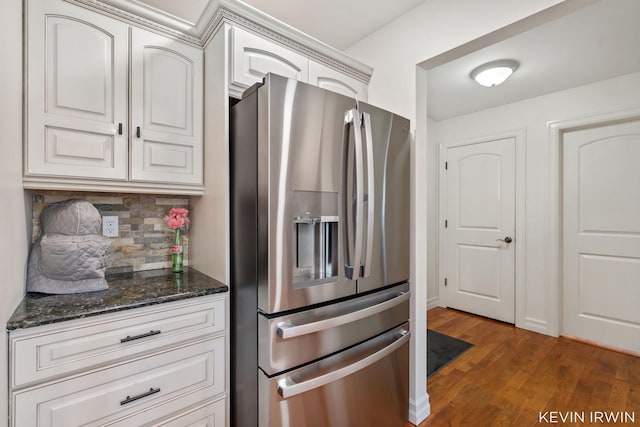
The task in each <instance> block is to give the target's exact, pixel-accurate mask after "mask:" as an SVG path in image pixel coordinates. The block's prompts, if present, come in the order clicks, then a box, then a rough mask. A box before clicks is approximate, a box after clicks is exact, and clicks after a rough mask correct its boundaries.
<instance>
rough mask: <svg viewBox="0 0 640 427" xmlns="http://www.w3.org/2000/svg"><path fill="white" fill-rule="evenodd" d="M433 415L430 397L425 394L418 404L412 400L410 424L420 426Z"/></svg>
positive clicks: (410, 404) (410, 403)
mask: <svg viewBox="0 0 640 427" xmlns="http://www.w3.org/2000/svg"><path fill="white" fill-rule="evenodd" d="M430 414H431V404H430V403H429V395H428V394H427V393H425V394H424V395H422V396H421V397H420V399H419V400H418V401H417V402H416V401H415V400H413V399H411V401H410V402H409V422H410V423H412V424H414V425H418V424H420V423H421V422H423V421H424V420H425V419H426V418H427V417H428V416H429V415H430Z"/></svg>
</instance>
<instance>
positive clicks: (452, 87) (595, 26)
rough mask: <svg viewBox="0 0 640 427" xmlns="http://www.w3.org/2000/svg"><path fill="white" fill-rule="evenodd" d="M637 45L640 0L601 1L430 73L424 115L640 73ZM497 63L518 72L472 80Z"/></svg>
mask: <svg viewBox="0 0 640 427" xmlns="http://www.w3.org/2000/svg"><path fill="white" fill-rule="evenodd" d="M639 44H640V1H639V0H601V1H599V2H597V3H595V4H593V5H591V6H587V7H585V8H583V9H580V10H578V11H577V12H573V13H571V14H569V15H567V16H565V17H562V18H559V19H557V20H555V21H552V22H549V23H547V24H544V25H541V26H539V27H537V28H534V29H532V30H529V31H526V32H524V33H521V34H519V35H516V36H514V37H511V38H509V39H507V40H504V41H502V42H499V43H496V44H494V45H493V46H489V47H487V48H484V49H481V50H478V51H476V52H473V53H471V54H469V55H466V56H463V57H461V58H458V59H456V60H453V61H450V62H448V63H446V64H443V65H440V66H438V67H436V68H433V69H431V70H429V74H428V87H427V93H428V106H427V111H428V114H429V116H430V117H431V118H432V119H434V120H443V119H446V118H450V117H455V116H459V115H462V114H468V113H471V112H474V111H480V110H484V109H486V108H491V107H495V106H498V105H504V104H509V103H512V102H516V101H519V100H523V99H528V98H532V97H535V96H540V95H544V94H548V93H553V92H557V91H560V90H563V89H569V88H572V87H577V86H581V85H584V84H588V83H593V82H596V81H600V80H605V79H609V78H612V77H616V76H621V75H624V74H629V73H633V72H638V71H640V46H639ZM497 59H514V60H516V61H518V62H519V63H520V67H519V68H518V69H517V70H516V72H515V73H514V74H513V75H512V76H511V77H510V78H509V79H508V80H507V81H506V82H505V83H504V84H502V85H500V86H497V87H492V88H487V87H482V86H480V85H478V84H477V83H475V82H474V81H473V80H471V78H470V77H469V72H470V71H471V70H472V69H473V68H475V67H477V66H478V65H481V64H484V63H486V62H489V61H493V60H497ZM639 97H640V95H639ZM639 99H640V98H639Z"/></svg>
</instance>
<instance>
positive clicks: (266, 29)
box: [65, 0, 373, 84]
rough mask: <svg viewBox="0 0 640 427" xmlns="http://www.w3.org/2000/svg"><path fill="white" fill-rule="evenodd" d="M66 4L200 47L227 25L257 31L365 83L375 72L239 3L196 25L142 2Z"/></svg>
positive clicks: (220, 4)
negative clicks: (106, 15)
mask: <svg viewBox="0 0 640 427" xmlns="http://www.w3.org/2000/svg"><path fill="white" fill-rule="evenodd" d="M65 1H67V2H69V3H74V4H77V5H80V6H84V7H85V8H89V9H93V10H94V11H97V12H99V13H103V14H108V15H112V16H115V17H117V18H118V19H120V20H123V21H126V22H129V23H131V24H134V25H138V26H142V27H146V28H149V29H151V30H153V31H156V32H160V33H163V34H166V35H169V36H171V37H174V38H177V39H180V40H182V41H185V42H187V43H190V44H193V45H196V46H200V47H203V46H204V45H206V44H207V42H208V41H209V39H210V38H211V37H212V36H213V34H215V33H216V32H217V31H218V29H219V28H220V27H221V25H222V24H223V23H225V22H227V23H230V24H232V25H238V26H241V27H243V28H245V29H248V30H250V31H253V32H254V33H256V34H259V35H260V36H262V37H265V38H268V39H270V40H273V41H275V42H276V43H279V44H281V45H283V46H285V47H287V48H289V49H291V50H294V51H296V52H299V53H301V54H302V55H304V56H306V57H308V58H310V59H312V60H314V61H316V62H320V63H322V64H324V65H327V66H328V67H331V68H333V69H336V70H338V71H340V72H341V73H343V74H346V75H349V76H351V77H353V78H355V79H357V80H360V81H362V82H364V83H367V84H368V83H369V79H370V78H371V73H372V72H373V69H372V68H371V67H369V66H368V65H365V64H363V63H361V62H359V61H356V60H355V59H353V58H351V57H350V56H348V55H346V54H344V53H343V52H341V51H339V50H337V49H335V48H333V47H331V46H329V45H327V44H325V43H323V42H321V41H319V40H317V39H315V38H313V37H311V36H309V35H307V34H305V33H303V32H301V31H299V30H297V29H295V28H293V27H291V26H290V25H288V24H286V23H284V22H282V21H280V20H277V19H275V18H273V17H271V16H269V15H267V14H266V13H264V12H262V11H260V10H258V9H256V8H254V7H252V6H250V5H248V4H246V3H244V2H242V1H239V0H210V1H209V3H208V4H207V6H206V7H205V9H204V11H203V13H202V15H201V16H200V18H199V19H198V22H196V23H193V22H189V21H186V20H184V19H181V18H178V17H176V16H174V15H172V14H170V13H167V12H164V11H162V10H159V9H156V8H154V7H151V6H148V5H146V4H144V3H142V2H141V1H140V0H65Z"/></svg>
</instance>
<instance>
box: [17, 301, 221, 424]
mask: <svg viewBox="0 0 640 427" xmlns="http://www.w3.org/2000/svg"><path fill="white" fill-rule="evenodd" d="M226 304H227V302H226V294H225V296H219V295H211V296H203V297H197V298H192V299H188V300H183V301H178V302H169V303H164V304H158V305H153V306H149V307H143V308H138V309H131V310H124V311H122V312H117V313H110V314H104V315H98V316H93V317H89V318H83V319H77V320H70V321H66V322H59V323H55V324H50V325H43V326H37V327H33V328H26V329H18V330H14V331H10V333H9V365H10V382H11V398H10V399H11V405H10V407H11V422H10V426H15V427H18V426H27V425H28V426H34V427H35V426H47V427H48V426H71V425H86V426H98V425H105V424H109V425H118V426H120V425H122V426H129V425H185V423H198V422H200V423H203V424H204V423H209V424H205V425H214V424H213V422H215V425H224V423H225V419H226V408H227V404H226V390H227V381H228V380H227V378H228V373H227V365H228V364H227V360H226V358H227V356H226V354H227V351H228V350H227V347H228V343H227V325H226V318H227V315H226Z"/></svg>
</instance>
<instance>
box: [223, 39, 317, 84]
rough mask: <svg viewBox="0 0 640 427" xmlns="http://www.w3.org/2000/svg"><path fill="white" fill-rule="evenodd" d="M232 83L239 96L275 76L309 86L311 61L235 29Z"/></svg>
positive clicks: (232, 45) (231, 62)
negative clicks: (256, 84) (270, 75)
mask: <svg viewBox="0 0 640 427" xmlns="http://www.w3.org/2000/svg"><path fill="white" fill-rule="evenodd" d="M230 64H231V73H230V74H231V81H230V87H231V89H232V91H234V90H235V91H236V92H237V93H236V94H237V95H240V94H242V91H243V90H245V89H246V88H248V87H250V86H252V85H253V84H255V83H258V82H261V81H262V78H263V77H264V75H265V74H267V73H275V74H279V75H281V76H284V77H288V78H291V79H296V80H298V81H301V82H305V83H307V82H308V81H309V60H308V59H307V58H305V57H304V56H302V55H299V54H298V53H296V52H293V51H291V50H289V49H287V48H285V47H283V46H281V45H279V44H277V43H274V42H272V41H269V40H266V39H264V38H261V37H259V36H257V35H255V34H252V33H250V32H248V31H245V30H242V29H240V28H237V27H233V28H231V61H230Z"/></svg>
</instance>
